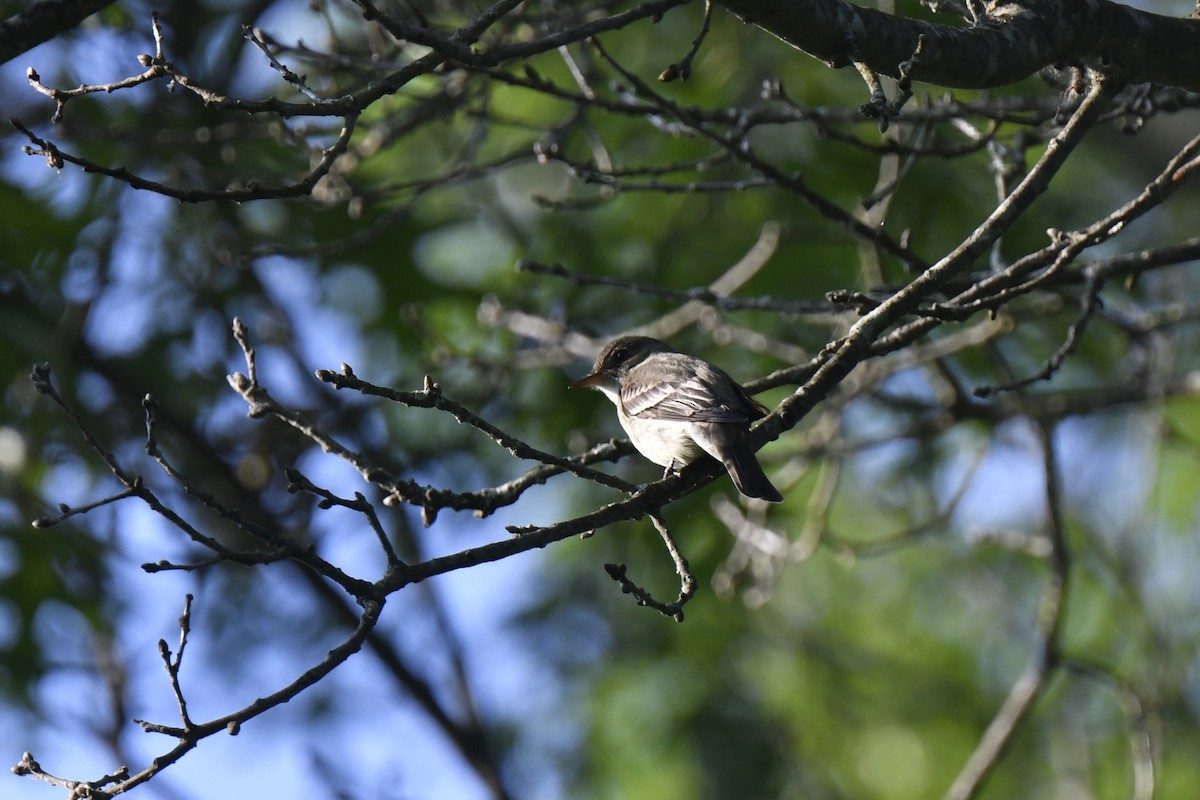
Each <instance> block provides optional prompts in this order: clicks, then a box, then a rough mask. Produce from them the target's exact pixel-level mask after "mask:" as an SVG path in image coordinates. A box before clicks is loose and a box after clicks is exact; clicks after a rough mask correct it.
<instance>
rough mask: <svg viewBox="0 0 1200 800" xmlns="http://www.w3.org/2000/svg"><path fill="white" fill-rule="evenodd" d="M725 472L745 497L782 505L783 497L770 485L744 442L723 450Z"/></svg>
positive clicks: (752, 452) (756, 459)
mask: <svg viewBox="0 0 1200 800" xmlns="http://www.w3.org/2000/svg"><path fill="white" fill-rule="evenodd" d="M724 455H725V456H726V458H725V459H724V463H725V471H726V472H728V473H729V477H731V478H733V485H734V486H736V487H737V490H738V491H739V492H741V493H742V494H744V495H746V496H747V497H757V498H759V499H760V500H766V501H767V502H768V503H782V502H783V495H781V494H780V493H779V490H778V489H776V488H775V486H774V485H772V483H771V481H770V480H769V479H768V478H767V474H766V473H765V472H763V468H762V466H761V465H760V464H759V463H758V458H756V457H755V455H754V451H752V450H751V449H750V448H749V447H747V446H746V444H745V443H744V442H741V441H739V442H736V443H735V444H734V445H733V446H732V447H728V448H726V450H725V453H724Z"/></svg>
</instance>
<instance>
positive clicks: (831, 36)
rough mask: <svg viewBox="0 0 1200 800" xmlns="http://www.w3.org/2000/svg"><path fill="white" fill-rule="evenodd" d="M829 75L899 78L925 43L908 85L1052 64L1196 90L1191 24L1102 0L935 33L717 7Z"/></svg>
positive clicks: (839, 8)
mask: <svg viewBox="0 0 1200 800" xmlns="http://www.w3.org/2000/svg"><path fill="white" fill-rule="evenodd" d="M718 3H719V4H720V5H721V6H723V7H724V8H726V9H728V10H729V11H731V12H732V13H734V14H735V15H737V16H738V17H739V18H741V19H742V20H743V21H745V22H748V23H750V24H752V25H757V26H758V27H760V28H762V29H763V30H765V31H767V32H768V33H771V34H772V35H774V36H777V37H778V38H780V39H782V40H783V41H785V42H787V43H788V44H790V45H792V46H793V47H796V48H798V49H800V50H803V51H804V52H806V53H808V54H809V55H811V56H813V57H814V58H818V59H820V60H821V61H824V62H825V63H826V64H828V65H829V66H830V67H845V66H848V65H849V64H851V63H853V62H856V61H857V62H861V63H864V64H866V65H867V66H869V67H870V68H871V69H873V70H874V71H875V72H878V73H881V74H884V75H891V76H893V77H895V76H898V74H899V65H900V63H901V62H902V61H907V60H909V59H911V58H912V55H913V51H914V50H915V49H916V46H917V38H918V37H919V36H924V37H925V44H924V47H923V48H922V55H921V58H920V60H919V62H918V63H917V64H915V65H914V66H913V68H912V72H911V75H912V78H913V79H914V80H919V81H923V82H925V83H931V84H935V85H937V86H948V87H956V88H970V89H984V88H990V87H996V86H1004V85H1007V84H1010V83H1013V82H1015V81H1018V80H1020V79H1022V78H1025V77H1027V76H1029V75H1032V74H1033V73H1035V72H1037V71H1038V70H1040V69H1042V68H1044V67H1048V66H1053V65H1068V64H1087V65H1090V66H1095V67H1099V68H1100V69H1102V70H1105V71H1107V72H1109V73H1110V74H1114V76H1115V77H1118V78H1119V79H1121V80H1124V81H1126V82H1128V83H1147V82H1151V83H1159V84H1164V85H1169V86H1177V87H1180V88H1183V89H1190V90H1193V91H1200V20H1197V19H1193V18H1188V19H1177V18H1174V17H1164V16H1162V15H1160V14H1151V13H1148V12H1145V11H1138V10H1136V9H1133V8H1130V7H1128V6H1124V5H1121V4H1120V3H1115V2H1111V0H991V2H988V3H987V4H986V7H987V17H986V18H985V19H983V20H980V21H979V24H977V25H974V26H970V27H953V26H950V25H939V24H936V23H931V22H925V21H922V20H914V19H906V18H903V17H897V16H893V15H891V14H885V13H883V12H881V11H876V10H874V9H870V8H862V7H859V6H855V5H852V4H850V3H848V2H843V0H718Z"/></svg>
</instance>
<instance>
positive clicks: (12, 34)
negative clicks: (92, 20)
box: [0, 0, 113, 64]
mask: <svg viewBox="0 0 1200 800" xmlns="http://www.w3.org/2000/svg"><path fill="white" fill-rule="evenodd" d="M112 3H113V0H40V2H37V3H34V4H33V5H31V6H29V8H27V9H25V10H24V11H22V12H21V13H19V14H14V15H12V16H11V17H9V18H8V19H6V20H4V21H3V22H0V64H3V63H4V62H5V61H9V60H10V59H13V58H16V57H17V56H19V55H20V54H21V53H24V52H25V51H26V50H32V49H33V48H34V47H37V46H38V45H39V44H41V43H42V42H45V41H49V40H50V39H53V38H54V37H55V36H58V35H59V34H60V33H62V32H63V31H66V30H70V29H71V28H74V27H75V26H76V25H78V24H79V23H81V22H83V21H84V20H85V19H87V18H88V17H90V16H91V15H92V14H95V13H96V12H97V11H99V10H100V9H102V8H104V7H106V6H110V5H112Z"/></svg>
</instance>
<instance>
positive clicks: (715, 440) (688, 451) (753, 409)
mask: <svg viewBox="0 0 1200 800" xmlns="http://www.w3.org/2000/svg"><path fill="white" fill-rule="evenodd" d="M581 387H590V388H593V389H599V390H600V391H602V392H604V394H605V395H606V396H607V397H608V399H609V400H612V401H613V403H614V404H615V405H616V407H617V417H618V418H619V419H620V420H621V427H622V428H624V429H625V432H626V433H627V434H629V439H630V441H632V442H633V446H634V447H636V448H637V449H638V452H639V453H641V454H642V455H643V456H645V457H646V458H648V459H650V460H651V461H653V462H654V463H655V464H658V465H660V466H663V467H666V474H669V473H671V472H672V471H674V470H678V469H681V468H682V467H684V466H685V465H687V464H690V463H691V462H692V461H694V460H695V459H696V458H697V457H698V456H699V455H700V454H701V453H702V452H703V453H708V454H709V455H710V456H712V457H713V458H715V459H717V460H718V461H720V462H721V463H722V464H724V465H725V470H726V471H727V472H728V473H729V477H731V478H733V483H734V485H735V486H737V488H738V491H739V492H741V493H742V494H744V495H746V496H747V497H758V498H761V499H763V500H767V501H770V502H772V503H779V502H782V501H783V495H781V494H780V493H779V490H778V489H776V488H775V487H774V486H772V485H771V481H769V480H768V479H767V476H766V474H764V473H763V470H762V467H761V466H759V463H758V459H757V458H755V457H754V451H752V450H751V449H750V448H749V447H748V446H747V445H746V443H745V435H746V431H748V430H749V429H750V423H751V422H753V421H754V420H756V419H761V418H762V417H765V416H766V415H767V414H768V413H769V412H768V410H767V407H766V406H764V405H763V404H762V403H759V402H758V401H757V400H754V399H753V398H751V397H750V395H748V394H747V393H746V390H745V389H743V388H742V387H741V386H739V385H738V383H737V382H736V381H735V380H734V379H733V378H731V377H729V375H727V374H726V373H725V371H724V370H722V369H720V368H719V367H715V366H713V365H712V364H710V363H708V362H707V361H704V360H703V359H699V358H694V357H693V356H689V355H685V354H683V353H679V352H676V351H675V350H672V349H671V348H670V347H669V346H668V345H667V344H665V343H663V342H660V341H659V340H658V339H651V338H649V337H647V336H622V337H621V338H620V339H614V340H613V341H611V342H609V343H608V346H606V347H605V348H604V349H603V350H601V351H600V355H599V356H597V357H596V363H595V365H594V366H593V367H592V371H591V372H590V373H589V374H587V375H585V376H584V377H582V378H580V379H579V380H577V381H575V382H574V383H572V384H571V388H572V389H578V388H581ZM664 476H665V475H664Z"/></svg>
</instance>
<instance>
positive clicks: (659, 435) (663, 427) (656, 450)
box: [620, 414, 701, 468]
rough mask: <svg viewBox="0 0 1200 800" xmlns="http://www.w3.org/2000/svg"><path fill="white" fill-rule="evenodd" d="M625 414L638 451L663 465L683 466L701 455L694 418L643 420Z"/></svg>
mask: <svg viewBox="0 0 1200 800" xmlns="http://www.w3.org/2000/svg"><path fill="white" fill-rule="evenodd" d="M620 416H621V426H622V427H623V428H625V432H626V433H627V434H629V440H630V441H631V442H633V446H634V447H636V448H637V450H638V452H639V453H641V454H642V455H643V456H645V457H646V458H648V459H650V460H651V461H653V462H654V463H655V464H658V465H659V466H660V467H676V468H678V467H682V466H684V465H685V464H690V463H692V461H694V460H695V459H696V457H697V456H698V455H700V453H701V450H700V447H699V446H698V445H697V444H696V440H695V439H693V438H692V435H691V427H692V423H690V422H675V421H669V420H641V419H636V418H632V417H627V416H625V415H624V414H622V415H620Z"/></svg>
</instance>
